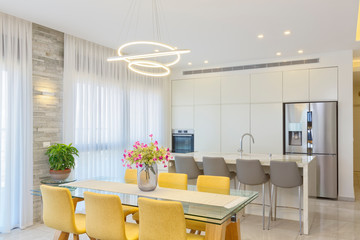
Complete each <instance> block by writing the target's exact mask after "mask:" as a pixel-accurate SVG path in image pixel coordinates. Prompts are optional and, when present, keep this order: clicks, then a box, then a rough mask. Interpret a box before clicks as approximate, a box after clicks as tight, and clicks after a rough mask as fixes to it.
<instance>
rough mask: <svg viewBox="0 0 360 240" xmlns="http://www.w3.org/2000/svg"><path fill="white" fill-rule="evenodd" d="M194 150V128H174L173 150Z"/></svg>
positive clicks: (185, 151) (186, 151)
mask: <svg viewBox="0 0 360 240" xmlns="http://www.w3.org/2000/svg"><path fill="white" fill-rule="evenodd" d="M193 151H194V130H193V129H173V130H172V152H174V153H189V152H193Z"/></svg>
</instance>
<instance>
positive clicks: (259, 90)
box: [251, 72, 282, 103]
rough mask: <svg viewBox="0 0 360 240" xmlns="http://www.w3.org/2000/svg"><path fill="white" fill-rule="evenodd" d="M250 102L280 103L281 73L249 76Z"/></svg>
mask: <svg viewBox="0 0 360 240" xmlns="http://www.w3.org/2000/svg"><path fill="white" fill-rule="evenodd" d="M251 102H252V103H270V102H282V72H271V73H258V74H251Z"/></svg>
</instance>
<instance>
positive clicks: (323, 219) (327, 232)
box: [0, 199, 360, 240]
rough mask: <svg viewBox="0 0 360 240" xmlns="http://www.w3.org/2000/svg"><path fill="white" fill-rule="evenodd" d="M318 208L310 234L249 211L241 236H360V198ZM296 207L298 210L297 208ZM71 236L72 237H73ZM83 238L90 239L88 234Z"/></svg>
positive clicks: (34, 231) (39, 230) (10, 238)
mask: <svg viewBox="0 0 360 240" xmlns="http://www.w3.org/2000/svg"><path fill="white" fill-rule="evenodd" d="M315 204H316V212H315V217H314V222H313V224H312V225H311V229H310V235H306V236H305V235H302V236H300V235H299V233H298V232H299V223H298V222H297V221H289V220H283V219H278V220H277V221H274V222H272V223H271V229H270V230H269V231H268V230H262V220H261V217H260V216H254V215H246V216H245V217H244V218H242V219H241V237H242V238H241V239H242V240H275V239H276V240H313V239H317V240H325V239H326V240H335V239H339V240H355V239H360V202H345V201H333V200H319V199H317V200H315ZM294 211H296V210H294ZM53 236H54V230H52V229H50V228H48V227H46V226H44V225H43V224H35V225H34V226H32V227H30V228H28V229H25V230H20V229H15V230H13V231H12V232H11V233H10V234H0V240H5V239H6V240H15V239H18V240H33V239H39V240H45V239H52V238H53ZM69 239H72V237H70V238H69ZM80 239H82V240H84V239H88V237H87V236H86V235H83V236H81V237H80Z"/></svg>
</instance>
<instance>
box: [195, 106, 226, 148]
mask: <svg viewBox="0 0 360 240" xmlns="http://www.w3.org/2000/svg"><path fill="white" fill-rule="evenodd" d="M194 114H195V116H194V123H195V124H194V125H195V126H194V130H195V134H194V139H195V151H202V152H220V105H204V106H201V105H198V106H195V111H194Z"/></svg>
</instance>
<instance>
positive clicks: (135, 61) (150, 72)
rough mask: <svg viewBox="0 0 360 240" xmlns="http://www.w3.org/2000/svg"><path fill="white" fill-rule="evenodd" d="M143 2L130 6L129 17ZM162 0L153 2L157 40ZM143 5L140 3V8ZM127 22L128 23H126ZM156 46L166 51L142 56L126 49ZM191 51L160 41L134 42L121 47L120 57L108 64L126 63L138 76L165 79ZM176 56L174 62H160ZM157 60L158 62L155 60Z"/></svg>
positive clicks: (119, 50)
mask: <svg viewBox="0 0 360 240" xmlns="http://www.w3.org/2000/svg"><path fill="white" fill-rule="evenodd" d="M140 1H141V0H138V1H136V0H133V1H132V3H131V6H130V10H129V13H128V15H132V12H131V10H133V9H134V8H135V5H136V4H137V2H140ZM158 1H160V0H152V15H153V33H154V36H155V35H156V36H155V38H157V39H160V38H161V36H160V27H159V25H160V21H159V11H160V7H159V4H158ZM141 5H142V4H141V3H139V7H140V6H141ZM124 22H126V21H124ZM141 45H142V46H144V45H147V46H155V47H161V48H163V49H164V50H165V51H159V50H155V52H144V53H141V54H125V53H124V52H125V49H126V48H129V47H131V46H141ZM189 52H190V50H189V49H177V48H175V47H172V46H170V45H168V44H165V43H161V42H158V41H133V42H128V43H125V44H123V45H121V46H120V47H119V49H118V51H117V53H118V56H115V57H109V58H108V59H107V61H108V62H113V61H125V62H126V63H127V67H128V68H129V69H130V70H131V71H133V72H135V73H138V74H141V75H145V76H152V77H164V76H168V75H169V74H170V72H171V69H170V66H173V65H175V64H177V63H178V62H179V61H180V55H181V54H184V53H189ZM168 56H174V57H175V59H174V60H172V61H168V62H164V61H160V58H162V57H168ZM154 58H156V60H154Z"/></svg>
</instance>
